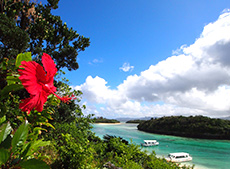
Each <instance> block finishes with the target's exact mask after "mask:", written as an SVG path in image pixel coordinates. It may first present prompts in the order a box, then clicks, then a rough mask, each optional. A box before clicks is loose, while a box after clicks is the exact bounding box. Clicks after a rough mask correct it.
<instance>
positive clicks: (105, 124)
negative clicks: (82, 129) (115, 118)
mask: <svg viewBox="0 0 230 169" xmlns="http://www.w3.org/2000/svg"><path fill="white" fill-rule="evenodd" d="M93 124H100V125H111V124H121V123H93Z"/></svg>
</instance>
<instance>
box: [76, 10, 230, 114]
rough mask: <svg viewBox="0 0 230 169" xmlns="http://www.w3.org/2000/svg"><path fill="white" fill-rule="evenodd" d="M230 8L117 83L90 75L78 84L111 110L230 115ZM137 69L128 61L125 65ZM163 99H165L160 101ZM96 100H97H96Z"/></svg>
mask: <svg viewBox="0 0 230 169" xmlns="http://www.w3.org/2000/svg"><path fill="white" fill-rule="evenodd" d="M229 30H230V12H229V10H225V11H224V12H223V13H222V14H221V15H220V17H219V18H218V19H217V20H216V21H215V22H212V23H209V24H208V25H206V26H205V27H204V29H203V32H202V33H201V35H200V37H199V38H197V39H196V40H195V42H194V43H193V44H191V45H189V46H187V45H183V46H182V47H180V48H179V49H178V50H176V51H173V56H171V57H169V58H167V59H166V60H163V61H161V62H159V63H158V64H156V65H151V66H150V67H149V68H148V69H147V70H144V71H142V72H141V73H140V75H136V74H135V75H131V76H128V77H127V78H126V79H125V80H124V81H123V83H121V84H120V85H118V86H117V88H116V89H113V90H112V89H110V87H109V86H107V82H106V81H105V80H104V79H103V78H100V77H95V78H93V77H91V76H89V77H88V78H87V79H86V82H85V83H84V84H82V85H80V86H78V87H76V88H78V89H80V90H82V91H83V93H84V95H83V97H84V98H85V99H86V100H88V101H89V102H90V103H97V104H103V105H102V106H101V109H100V111H99V110H98V111H99V112H102V113H105V114H104V115H107V116H110V117H112V116H127V117H130V116H131V117H141V116H166V115H198V114H202V115H208V116H212V117H220V116H229V115H230V31H229ZM120 69H121V70H123V71H129V70H131V69H132V66H130V65H129V64H128V63H125V64H124V65H123V66H122V67H121V68H120ZM158 102H162V103H161V104H158ZM92 105H93V104H92Z"/></svg>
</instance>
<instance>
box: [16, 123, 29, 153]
mask: <svg viewBox="0 0 230 169" xmlns="http://www.w3.org/2000/svg"><path fill="white" fill-rule="evenodd" d="M28 126H29V124H28V121H25V122H23V123H22V124H21V125H20V126H19V128H18V129H17V131H16V132H15V134H14V137H13V139H12V151H13V152H15V151H16V150H17V148H18V147H21V146H22V145H23V144H24V143H25V141H26V138H27V135H28Z"/></svg>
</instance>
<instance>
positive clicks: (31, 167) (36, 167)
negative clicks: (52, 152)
mask: <svg viewBox="0 0 230 169" xmlns="http://www.w3.org/2000/svg"><path fill="white" fill-rule="evenodd" d="M19 165H20V166H21V167H22V168H23V169H41V168H42V169H50V167H49V166H48V165H47V164H46V163H45V162H44V161H42V160H38V159H30V160H27V161H22V162H21V163H20V164H19Z"/></svg>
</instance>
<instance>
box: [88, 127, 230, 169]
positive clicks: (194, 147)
mask: <svg viewBox="0 0 230 169" xmlns="http://www.w3.org/2000/svg"><path fill="white" fill-rule="evenodd" d="M137 125H138V124H130V123H119V124H105V123H104V124H92V126H93V128H92V131H93V132H95V134H96V135H97V136H99V137H100V138H103V136H104V135H106V134H109V135H112V136H117V137H122V138H124V139H126V140H127V141H129V142H130V143H131V142H132V143H133V144H136V145H140V144H141V143H143V140H157V141H158V142H159V143H160V144H159V145H158V146H154V147H141V148H142V150H146V151H147V152H148V153H150V152H152V151H155V153H156V155H157V157H159V158H164V157H167V155H168V154H169V153H174V152H187V153H189V154H190V155H191V156H192V157H193V160H192V161H191V162H185V163H182V164H183V165H184V164H185V165H191V166H192V165H195V167H194V168H195V169H230V141H229V140H209V139H192V138H185V137H176V136H168V135H160V134H152V133H147V132H143V131H139V130H138V129H137Z"/></svg>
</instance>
